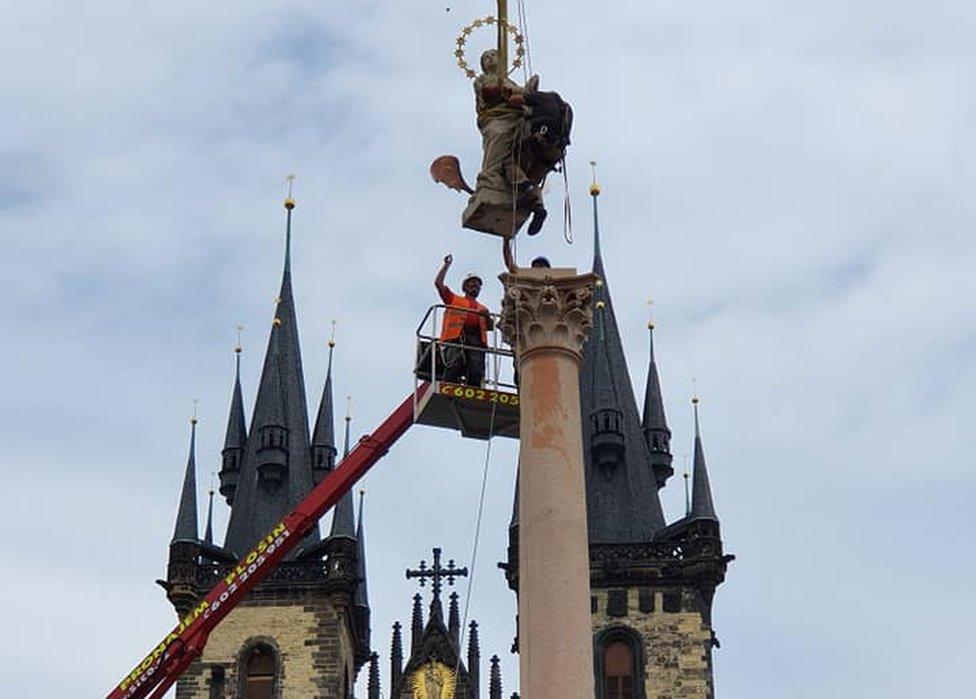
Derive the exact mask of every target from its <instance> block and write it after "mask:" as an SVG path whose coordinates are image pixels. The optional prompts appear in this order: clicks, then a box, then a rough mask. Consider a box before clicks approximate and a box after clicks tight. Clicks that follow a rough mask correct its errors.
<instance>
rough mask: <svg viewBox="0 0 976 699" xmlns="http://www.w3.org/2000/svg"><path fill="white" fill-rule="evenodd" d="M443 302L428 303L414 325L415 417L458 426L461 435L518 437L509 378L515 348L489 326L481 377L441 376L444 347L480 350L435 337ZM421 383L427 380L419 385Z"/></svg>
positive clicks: (516, 398)
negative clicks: (465, 380)
mask: <svg viewBox="0 0 976 699" xmlns="http://www.w3.org/2000/svg"><path fill="white" fill-rule="evenodd" d="M447 308H448V307H447V306H445V305H443V304H437V305H434V306H431V307H430V308H429V309H427V313H426V314H425V315H424V317H423V319H422V320H421V321H420V325H419V326H418V327H417V353H416V356H417V360H416V367H415V369H414V376H415V377H416V379H415V385H414V396H415V397H416V402H415V403H414V422H416V423H418V424H420V425H431V426H433V427H445V428H448V429H455V430H459V431H460V432H461V435H462V436H464V437H470V438H472V439H490V438H491V437H513V438H515V439H518V436H519V395H518V389H517V387H516V385H515V378H514V361H515V355H514V353H513V352H512V350H511V349H509V348H507V347H504V346H502V343H501V342H500V338H499V333H498V331H497V330H492V331H491V333H490V334H489V336H488V340H489V342H488V347H486V348H485V350H484V351H483V352H482V354H484V362H485V372H484V373H485V380H484V381H483V382H480V383H479V384H478V385H475V386H471V385H468V384H465V383H463V382H457V381H445V380H444V378H443V376H444V374H445V370H444V369H445V362H444V353H445V350H447V349H448V348H457V349H460V350H463V351H465V352H479V351H480V350H477V349H472V348H470V347H465V346H464V345H461V344H458V343H456V342H445V341H443V340H441V339H440V338H439V336H438V334H437V330H438V328H439V327H440V318H441V317H442V315H443V313H444V311H445V310H447ZM492 320H493V321H494V323H493V325H494V326H495V327H497V325H498V320H499V317H498V316H497V315H492ZM509 377H510V378H509ZM422 383H426V384H427V385H426V387H425V388H424V389H423V390H420V389H421V384H422Z"/></svg>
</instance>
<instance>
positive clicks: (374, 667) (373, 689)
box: [366, 653, 380, 699]
mask: <svg viewBox="0 0 976 699" xmlns="http://www.w3.org/2000/svg"><path fill="white" fill-rule="evenodd" d="M366 692H367V697H368V698H369V699H380V656H379V655H377V654H376V653H373V654H372V655H370V656H369V684H368V686H367V689H366Z"/></svg>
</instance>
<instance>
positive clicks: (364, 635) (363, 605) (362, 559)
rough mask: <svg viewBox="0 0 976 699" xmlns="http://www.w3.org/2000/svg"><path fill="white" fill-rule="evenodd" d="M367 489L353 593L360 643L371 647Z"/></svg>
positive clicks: (358, 531) (361, 495)
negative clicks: (365, 528) (364, 526)
mask: <svg viewBox="0 0 976 699" xmlns="http://www.w3.org/2000/svg"><path fill="white" fill-rule="evenodd" d="M365 498H366V491H365V490H360V491H359V522H358V524H357V526H356V581H355V585H356V591H355V593H354V595H353V607H354V608H353V616H354V618H355V621H356V629H357V635H358V636H359V639H360V645H361V647H363V648H366V649H368V648H369V647H370V638H369V637H370V627H369V616H370V612H369V589H368V587H367V582H366V532H365V531H364V529H363V501H364V500H365Z"/></svg>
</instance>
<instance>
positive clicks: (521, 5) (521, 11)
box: [518, 0, 532, 80]
mask: <svg viewBox="0 0 976 699" xmlns="http://www.w3.org/2000/svg"><path fill="white" fill-rule="evenodd" d="M518 18H519V19H518V21H519V26H520V27H521V28H522V36H523V37H524V38H525V63H524V65H523V68H524V74H525V76H526V78H525V79H526V80H528V76H530V75H532V50H531V49H530V48H529V19H528V16H527V15H526V14H525V0H518Z"/></svg>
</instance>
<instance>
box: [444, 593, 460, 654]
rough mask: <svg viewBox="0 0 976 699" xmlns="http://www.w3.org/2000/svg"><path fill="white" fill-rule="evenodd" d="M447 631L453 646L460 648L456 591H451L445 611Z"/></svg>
mask: <svg viewBox="0 0 976 699" xmlns="http://www.w3.org/2000/svg"><path fill="white" fill-rule="evenodd" d="M447 619H448V621H447V631H448V633H450V634H451V641H452V642H453V643H454V647H455V648H457V649H458V650H460V649H461V614H460V612H459V610H458V593H456V592H452V593H451V601H450V604H449V605H448V612H447Z"/></svg>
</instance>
